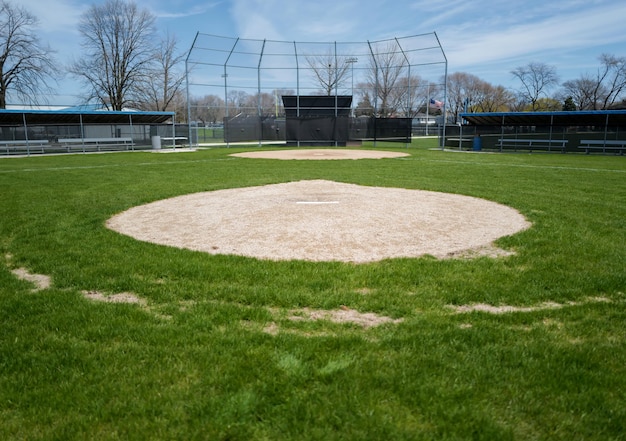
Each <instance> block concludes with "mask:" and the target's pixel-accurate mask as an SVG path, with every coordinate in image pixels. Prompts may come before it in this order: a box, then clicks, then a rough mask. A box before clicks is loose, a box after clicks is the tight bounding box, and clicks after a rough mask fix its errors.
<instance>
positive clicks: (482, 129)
mask: <svg viewBox="0 0 626 441" xmlns="http://www.w3.org/2000/svg"><path fill="white" fill-rule="evenodd" d="M460 117H461V121H462V123H461V124H457V125H447V126H446V131H445V139H444V144H443V145H445V146H446V147H447V148H453V149H459V150H471V149H472V147H473V145H474V137H476V136H480V138H481V145H482V149H483V150H491V151H529V150H552V149H553V150H555V151H563V152H581V151H583V150H582V149H583V148H584V145H585V142H586V141H592V142H593V143H595V144H597V145H598V146H599V147H598V148H599V149H601V148H602V147H607V149H608V150H607V151H611V150H610V149H609V147H610V146H615V145H621V143H626V110H594V111H571V112H565V111H563V112H485V113H461V114H460ZM440 136H441V135H440ZM551 147H552V148H551ZM561 147H562V148H561ZM603 151H605V150H603ZM617 151H619V150H617ZM619 152H621V151H619Z"/></svg>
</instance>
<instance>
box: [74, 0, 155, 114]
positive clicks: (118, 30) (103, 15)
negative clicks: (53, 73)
mask: <svg viewBox="0 0 626 441" xmlns="http://www.w3.org/2000/svg"><path fill="white" fill-rule="evenodd" d="M154 21H155V17H154V15H153V14H152V13H150V12H149V11H148V10H147V9H144V10H141V11H140V10H139V9H138V8H137V5H136V4H135V3H133V2H132V1H130V0H129V1H128V2H126V1H124V0H107V1H106V2H105V3H104V4H102V5H92V6H91V7H90V8H89V9H87V11H86V12H85V13H84V14H83V16H82V18H81V21H80V24H79V31H80V34H81V36H82V38H83V43H82V46H83V49H84V50H85V54H84V55H82V56H81V58H80V59H79V60H77V61H75V62H74V63H73V64H72V66H71V67H70V72H71V73H73V74H74V75H76V76H77V77H79V78H82V79H83V80H84V81H85V83H86V84H87V86H88V87H89V88H90V92H89V95H88V96H87V99H88V101H93V100H95V101H97V102H100V103H102V104H103V105H104V106H106V107H107V108H110V109H112V110H122V109H123V108H124V106H125V105H127V104H129V103H130V102H131V101H132V97H133V95H135V96H136V94H137V93H138V90H140V88H141V86H142V85H143V84H145V82H146V76H147V75H148V74H149V73H150V72H151V71H152V70H151V65H152V64H153V63H154V44H153V41H152V38H153V32H154Z"/></svg>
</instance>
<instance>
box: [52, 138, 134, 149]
mask: <svg viewBox="0 0 626 441" xmlns="http://www.w3.org/2000/svg"><path fill="white" fill-rule="evenodd" d="M58 143H59V144H61V146H63V147H64V148H66V149H67V151H68V152H71V151H72V147H77V146H80V147H82V149H81V150H86V149H87V148H89V149H90V150H92V149H94V150H96V151H98V152H99V151H102V149H103V148H104V149H107V150H108V149H110V147H119V146H124V147H126V149H127V150H128V148H129V147H131V146H132V145H133V139H132V138H59V139H58Z"/></svg>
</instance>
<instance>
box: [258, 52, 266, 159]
mask: <svg viewBox="0 0 626 441" xmlns="http://www.w3.org/2000/svg"><path fill="white" fill-rule="evenodd" d="M265 42H266V40H263V46H261V53H260V54H259V64H258V66H257V69H256V72H257V91H258V92H257V93H258V97H257V113H258V117H259V132H260V133H259V135H260V136H259V147H261V146H262V145H263V124H262V121H261V119H262V118H263V106H262V102H261V61H262V60H263V52H265Z"/></svg>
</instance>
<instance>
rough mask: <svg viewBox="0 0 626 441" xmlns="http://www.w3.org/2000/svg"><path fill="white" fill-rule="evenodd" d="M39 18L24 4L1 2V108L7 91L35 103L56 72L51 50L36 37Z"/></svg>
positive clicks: (5, 101)
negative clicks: (23, 5) (22, 5)
mask: <svg viewBox="0 0 626 441" xmlns="http://www.w3.org/2000/svg"><path fill="white" fill-rule="evenodd" d="M38 22H39V21H38V20H37V18H36V17H35V16H34V15H32V14H31V13H30V12H28V11H27V10H26V9H25V8H23V7H21V6H15V5H13V4H11V3H9V2H7V1H1V2H0V109H6V105H7V95H8V94H9V93H14V94H15V95H16V96H18V97H19V98H20V99H23V100H24V101H25V102H33V103H37V102H38V100H37V97H38V96H39V95H40V94H41V93H42V92H44V91H49V89H50V88H49V85H48V81H49V80H54V76H55V75H57V74H58V71H57V68H56V67H55V63H54V61H53V60H52V58H51V56H50V54H51V53H52V50H51V49H50V48H49V47H44V46H43V45H42V44H41V43H40V41H39V39H38V38H37V34H36V32H35V27H36V26H37V24H38Z"/></svg>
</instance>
